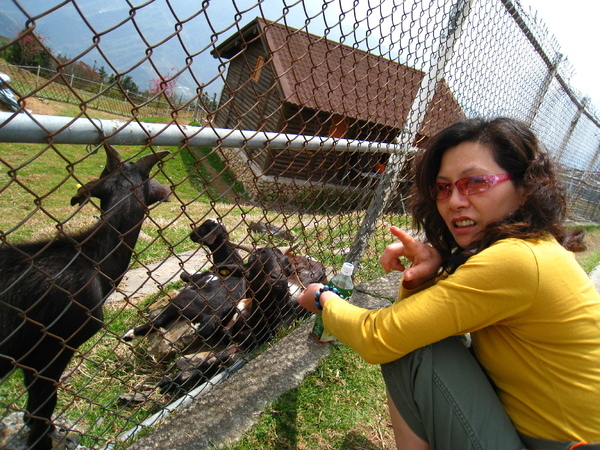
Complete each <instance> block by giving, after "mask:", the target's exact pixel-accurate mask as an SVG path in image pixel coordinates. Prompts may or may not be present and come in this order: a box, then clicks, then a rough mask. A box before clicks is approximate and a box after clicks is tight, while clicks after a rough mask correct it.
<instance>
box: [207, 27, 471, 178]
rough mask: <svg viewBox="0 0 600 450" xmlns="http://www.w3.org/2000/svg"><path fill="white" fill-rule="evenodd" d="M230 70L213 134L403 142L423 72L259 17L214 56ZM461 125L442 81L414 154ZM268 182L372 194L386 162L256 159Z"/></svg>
mask: <svg viewBox="0 0 600 450" xmlns="http://www.w3.org/2000/svg"><path fill="white" fill-rule="evenodd" d="M212 54H213V56H214V57H216V58H220V59H221V60H222V61H223V62H228V64H229V67H228V71H227V77H226V81H225V85H224V88H223V92H222V94H221V98H220V102H219V108H218V110H217V112H216V114H215V116H214V117H213V121H212V122H213V125H214V126H216V127H219V128H231V129H244V130H259V131H268V132H284V133H292V134H303V135H311V136H328V137H338V138H347V139H358V140H368V141H377V142H387V143H393V142H395V139H396V137H397V136H398V134H399V133H400V131H401V130H402V128H403V125H404V122H405V120H406V117H407V114H408V112H409V110H410V107H411V105H412V103H413V100H414V98H415V96H416V94H417V91H418V89H419V86H420V83H421V80H422V79H423V77H424V73H423V72H421V71H419V70H416V69H413V68H411V67H408V66H406V65H402V64H398V63H396V62H393V61H390V60H388V59H385V58H382V57H379V56H375V55H373V54H370V53H368V52H365V51H362V50H358V49H356V48H353V47H349V46H346V45H342V44H340V43H337V42H334V41H331V40H328V39H326V38H324V37H319V36H315V35H312V34H309V33H307V32H305V31H301V30H297V29H294V28H291V27H288V26H285V25H282V24H280V23H275V22H270V21H267V20H265V19H262V18H256V19H255V20H253V21H252V22H250V23H249V24H248V25H246V26H245V27H243V28H242V29H240V30H238V31H237V32H235V33H234V34H232V35H231V36H230V37H228V38H227V39H226V40H225V41H224V42H223V43H222V44H220V45H218V46H217V47H216V49H215V50H213V52H212ZM460 117H463V113H462V110H461V108H460V106H459V104H458V102H457V101H456V99H455V98H454V96H453V95H452V93H451V92H450V90H449V88H448V86H447V84H446V83H445V82H444V81H442V82H441V83H439V85H438V89H437V92H436V93H435V96H434V99H433V102H432V103H431V105H430V107H429V110H428V111H427V113H426V116H425V121H424V124H423V126H422V129H421V130H420V133H419V136H418V138H417V140H416V142H415V145H417V146H422V145H423V144H424V143H425V142H426V140H427V138H429V137H430V136H432V135H433V134H435V133H436V132H437V131H439V130H441V129H442V128H444V127H446V126H448V125H450V124H451V123H453V122H455V121H456V120H457V119H459V118H460ZM246 156H247V158H248V159H249V160H250V161H251V162H252V163H253V165H254V166H255V167H256V168H257V169H258V172H260V176H270V177H275V178H276V179H277V180H280V181H281V180H282V179H285V178H293V179H295V180H310V181H312V182H317V183H323V182H325V183H331V184H335V185H342V186H348V185H350V186H356V187H364V186H365V185H367V186H372V185H373V183H372V182H371V180H372V178H373V177H372V175H375V176H376V175H377V174H378V173H380V172H381V171H382V170H383V169H384V168H385V164H386V162H387V158H388V155H387V154H385V153H380V154H378V153H357V152H355V153H353V152H335V151H324V150H321V151H292V150H289V149H281V150H278V149H258V150H248V151H247V155H246Z"/></svg>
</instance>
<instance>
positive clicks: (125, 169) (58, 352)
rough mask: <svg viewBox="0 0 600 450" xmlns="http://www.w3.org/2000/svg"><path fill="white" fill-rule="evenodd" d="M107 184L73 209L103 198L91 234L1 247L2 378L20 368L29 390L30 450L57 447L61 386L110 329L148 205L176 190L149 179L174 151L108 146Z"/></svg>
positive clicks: (85, 192)
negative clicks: (130, 157)
mask: <svg viewBox="0 0 600 450" xmlns="http://www.w3.org/2000/svg"><path fill="white" fill-rule="evenodd" d="M104 147H105V150H106V156H107V161H106V166H105V168H104V170H103V172H102V174H101V176H100V179H99V180H95V181H92V182H90V183H87V184H86V185H85V186H82V187H80V188H79V190H78V192H77V194H76V195H75V196H74V197H73V198H72V199H71V205H75V204H79V205H82V204H83V203H84V202H86V201H87V200H88V199H89V198H90V197H96V198H99V199H100V209H101V210H102V214H101V217H100V219H99V220H98V222H97V223H96V224H95V225H94V226H93V227H92V228H91V229H90V230H88V231H85V232H82V233H79V234H74V235H66V234H63V235H59V236H58V237H56V238H54V239H52V240H50V241H44V242H33V243H23V244H8V243H6V242H3V243H2V246H1V247H0V273H2V277H0V377H4V376H6V375H7V374H9V373H10V372H11V371H13V370H14V369H16V368H20V369H22V371H23V374H24V382H25V386H26V388H27V391H28V402H27V413H26V415H25V420H26V423H27V424H28V425H29V427H30V433H29V437H28V447H29V448H30V449H34V450H48V449H50V448H52V437H51V434H52V432H53V430H54V426H53V424H52V413H53V412H54V409H55V407H56V402H57V386H58V383H59V380H60V377H61V375H62V373H63V372H64V370H65V368H66V367H67V365H68V363H69V361H70V359H71V357H72V355H73V353H74V352H75V350H76V349H77V348H78V347H79V346H80V345H81V344H83V343H84V342H85V341H87V340H88V339H90V338H91V337H92V336H93V335H94V334H95V333H96V332H97V331H98V330H100V328H102V326H103V320H104V316H103V311H102V305H103V303H104V301H105V299H106V298H107V296H108V295H109V294H110V293H111V292H112V291H113V290H114V289H115V288H116V287H117V286H118V284H119V282H120V281H121V279H122V277H123V275H124V274H125V271H126V270H127V267H128V266H129V262H130V259H131V255H132V252H133V248H134V246H135V244H136V241H137V238H138V235H139V232H140V229H141V226H142V222H143V220H144V218H145V215H146V212H147V210H148V206H150V205H152V204H153V203H156V202H159V201H164V200H167V199H168V196H169V194H170V189H169V188H168V187H166V186H163V185H161V184H159V183H158V182H157V181H155V180H154V179H150V178H149V174H150V170H151V169H152V168H153V167H154V165H155V164H156V163H157V162H158V161H160V160H161V159H163V158H164V157H165V156H166V155H167V154H168V153H169V152H158V153H152V154H149V155H147V156H144V157H142V158H140V159H138V160H137V161H136V162H123V161H122V160H121V157H120V155H119V153H118V152H117V151H116V150H115V149H114V148H113V147H111V146H110V145H105V146H104Z"/></svg>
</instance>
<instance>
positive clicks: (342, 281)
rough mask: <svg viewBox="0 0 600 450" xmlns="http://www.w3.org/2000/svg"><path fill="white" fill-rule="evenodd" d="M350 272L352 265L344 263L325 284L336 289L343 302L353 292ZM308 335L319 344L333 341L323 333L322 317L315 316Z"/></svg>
mask: <svg viewBox="0 0 600 450" xmlns="http://www.w3.org/2000/svg"><path fill="white" fill-rule="evenodd" d="M352 272H354V265H353V264H352V263H344V265H343V266H342V270H341V271H340V272H339V273H337V274H335V275H334V276H333V277H332V278H331V280H330V281H329V283H327V285H328V286H329V287H330V288H332V289H333V288H336V289H337V290H338V295H339V296H340V297H342V296H343V297H342V298H344V300H348V299H349V298H350V296H351V295H352V292H353V291H354V283H353V282H352ZM310 334H311V335H312V337H314V338H315V339H316V340H317V341H319V342H324V343H326V342H333V341H334V340H335V337H333V336H332V335H331V334H329V333H328V332H327V331H325V326H324V325H323V317H322V316H321V315H318V314H317V315H316V316H315V323H314V325H313V328H312V331H311V332H310Z"/></svg>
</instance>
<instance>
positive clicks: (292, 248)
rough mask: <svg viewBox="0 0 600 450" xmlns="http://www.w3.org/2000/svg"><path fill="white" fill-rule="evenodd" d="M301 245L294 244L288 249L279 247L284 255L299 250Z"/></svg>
mask: <svg viewBox="0 0 600 450" xmlns="http://www.w3.org/2000/svg"><path fill="white" fill-rule="evenodd" d="M299 245H300V243H299V242H294V243H293V244H292V245H288V246H287V247H277V248H278V249H279V250H281V253H283V254H284V255H285V254H286V253H289V252H291V251H292V250H294V249H295V248H297V247H298V246H299Z"/></svg>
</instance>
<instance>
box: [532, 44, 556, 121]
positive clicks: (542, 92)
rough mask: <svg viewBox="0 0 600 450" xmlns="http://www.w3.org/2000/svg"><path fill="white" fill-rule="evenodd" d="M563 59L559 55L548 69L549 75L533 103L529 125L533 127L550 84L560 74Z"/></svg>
mask: <svg viewBox="0 0 600 450" xmlns="http://www.w3.org/2000/svg"><path fill="white" fill-rule="evenodd" d="M562 58H563V55H562V54H560V53H557V54H556V57H555V58H554V63H553V64H552V66H550V67H548V73H547V74H546V77H545V78H544V82H543V83H542V85H541V86H540V90H539V91H538V93H537V95H536V97H535V100H534V102H533V105H532V106H531V111H530V112H529V120H528V123H529V125H530V126H531V124H533V122H534V120H535V118H536V116H537V114H538V112H539V111H540V107H541V106H542V102H543V101H544V97H546V94H547V93H548V90H549V89H550V84H551V83H552V80H553V79H554V77H555V76H556V73H557V72H558V66H559V65H560V63H561V61H562Z"/></svg>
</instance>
